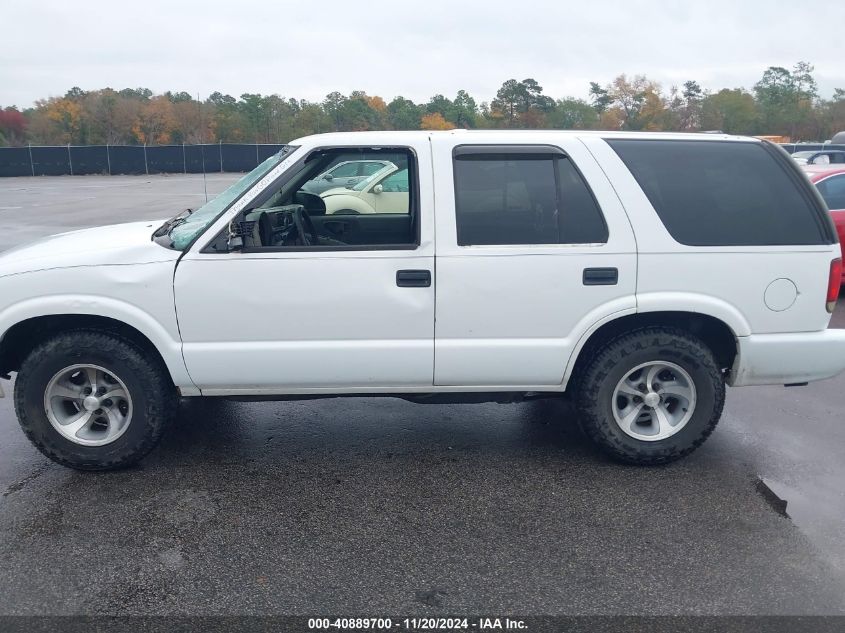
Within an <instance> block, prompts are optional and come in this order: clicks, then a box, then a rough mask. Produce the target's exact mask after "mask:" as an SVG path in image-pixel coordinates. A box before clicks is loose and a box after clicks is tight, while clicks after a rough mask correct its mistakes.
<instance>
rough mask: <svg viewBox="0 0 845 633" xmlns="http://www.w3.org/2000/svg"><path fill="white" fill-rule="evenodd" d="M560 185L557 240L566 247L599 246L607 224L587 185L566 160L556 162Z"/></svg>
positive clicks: (603, 237) (602, 240) (604, 236)
mask: <svg viewBox="0 0 845 633" xmlns="http://www.w3.org/2000/svg"><path fill="white" fill-rule="evenodd" d="M557 166H558V180H559V182H560V208H561V217H560V240H561V242H564V243H566V244H601V243H604V242H606V241H607V237H608V234H607V225H606V224H605V223H604V217H603V216H602V213H601V210H600V209H599V205H598V203H597V202H596V199H595V198H594V197H593V194H592V192H590V190H589V188H587V183H586V182H584V179H583V178H582V177H581V174H579V173H578V170H577V169H575V165H573V164H572V162H571V161H570V160H568V159H563V158H562V159H560V160H558V161H557Z"/></svg>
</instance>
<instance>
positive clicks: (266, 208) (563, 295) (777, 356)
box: [0, 131, 845, 470]
mask: <svg viewBox="0 0 845 633" xmlns="http://www.w3.org/2000/svg"><path fill="white" fill-rule="evenodd" d="M362 155H366V156H367V158H368V159H379V160H384V161H388V162H390V163H392V164H393V165H395V166H396V169H397V172H400V171H402V170H406V173H407V189H408V191H407V192H406V193H405V196H404V198H403V200H404V203H403V204H402V205H401V206H399V207H396V208H391V209H390V210H389V212H379V209H376V213H359V214H354V213H353V214H337V213H328V212H327V207H326V202H324V200H323V199H322V198H321V197H320V196H319V195H315V194H313V193H309V192H308V191H304V190H303V189H302V185H303V184H304V183H306V182H308V181H309V180H310V179H312V178H313V177H314V176H315V175H316V174H321V173H324V172H326V171H327V170H329V169H331V168H332V166H333V165H337V164H341V163H343V162H344V161H350V160H359V159H360V157H361V156H362ZM159 224H160V223H149V222H140V223H133V224H124V225H119V226H110V227H104V228H99V229H89V230H84V231H76V232H73V233H66V234H64V235H59V236H55V237H52V238H49V239H46V240H43V241H41V242H38V243H35V244H32V245H28V246H23V247H20V248H18V249H15V250H12V251H8V252H6V253H5V254H3V255H2V257H0V337H2V338H0V374H4V375H5V377H7V378H8V377H9V376H10V374H11V372H17V379H16V382H15V389H14V391H15V407H16V409H17V413H18V417H19V420H20V424H21V426H22V427H23V430H24V431H25V432H26V434H27V435H28V436H29V438H30V439H31V440H32V441H33V442H34V444H35V445H36V446H37V447H38V448H39V449H40V450H41V451H43V452H44V453H45V454H46V455H47V456H48V457H50V458H51V459H54V460H56V461H57V462H60V463H62V464H65V465H67V466H71V467H74V468H81V469H90V470H96V469H109V468H115V467H120V466H124V465H126V464H129V463H132V462H134V461H136V460H138V459H140V458H141V457H143V456H144V455H145V454H146V453H147V452H148V451H149V450H150V449H152V447H153V446H154V445H155V444H156V442H157V441H158V439H159V438H160V436H161V434H162V432H163V431H164V429H165V427H166V425H167V423H168V421H169V420H170V419H171V417H172V416H173V415H174V412H175V411H176V409H177V397H178V396H184V397H194V396H229V397H253V398H274V399H277V398H284V397H296V398H301V397H323V396H327V395H338V396H339V395H344V396H356V395H365V394H366V395H373V394H379V395H388V396H394V397H402V398H407V399H409V400H413V401H419V402H432V401H434V402H443V401H464V402H478V401H484V400H493V401H504V402H513V401H516V400H520V399H528V398H536V397H550V396H560V395H563V394H565V393H566V394H569V395H570V396H571V397H572V398H573V399H574V401H575V403H576V405H577V408H578V411H579V418H580V422H581V424H582V425H583V428H584V430H585V431H586V433H587V434H588V435H589V436H590V437H591V438H593V439H594V440H595V441H596V442H597V443H598V445H599V446H601V447H602V448H603V449H605V450H606V451H608V452H609V453H610V454H611V455H613V456H615V457H616V458H618V459H621V460H624V461H627V462H634V463H638V464H659V463H665V462H669V461H671V460H674V459H677V458H679V457H681V456H683V455H686V454H688V453H690V452H691V451H693V450H694V449H695V448H696V447H697V446H699V445H700V444H701V443H702V442H703V441H704V440H705V439H706V438H707V436H708V435H709V434H710V433H711V432H712V431H713V428H714V427H715V426H716V423H717V421H718V419H719V416H720V414H721V412H722V405H723V403H724V398H725V386H726V385H732V386H742V385H761V384H796V383H804V382H807V381H810V380H819V379H823V378H828V377H830V376H833V375H835V374H837V373H839V372H840V371H841V370H842V369H843V368H845V331H835V330H828V329H826V328H827V325H828V321H829V319H830V313H831V311H832V310H833V306H834V305H835V302H836V298H837V293H838V289H839V278H840V272H839V270H840V266H841V261H840V259H839V257H840V252H839V246H838V244H837V238H836V233H835V232H834V229H833V225H832V223H831V221H830V219H829V217H828V214H827V212H826V209H825V206H824V203H823V201H822V200H821V199H820V197H819V196H818V194H817V193H816V191H815V190H814V189H813V188H812V186H811V185H810V184H809V182H808V181H807V180H806V178H805V177H804V176H803V175H802V174H801V173H800V172H799V170H798V168H797V167H796V165H795V164H794V163H793V162H792V161H791V160H790V159H789V157H788V155H787V154H785V153H784V152H783V151H782V150H780V149H778V148H776V147H775V146H773V145H771V144H769V143H765V142H761V141H758V140H755V139H750V138H739V137H730V136H714V135H706V136H696V135H677V134H623V133H609V132H608V133H585V132H548V131H543V132H507V133H500V132H477V133H475V132H463V131H455V132H433V133H431V132H384V133H376V132H373V133H350V134H330V135H322V136H311V137H307V138H302V139H299V140H296V141H293V142H292V143H291V144H290V145H289V146H287V147H286V148H285V149H284V150H283V151H281V152H280V153H279V154H278V155H276V156H274V157H272V158H270V159H268V160H267V161H266V162H264V163H262V164H261V165H259V166H258V167H257V168H256V169H255V170H254V171H253V172H251V173H250V174H248V175H246V176H245V177H243V178H242V179H241V180H240V181H238V182H237V183H236V184H234V185H233V186H232V187H230V188H229V189H228V190H226V191H225V192H224V193H222V194H221V195H220V196H219V197H218V198H216V199H214V200H213V201H211V202H209V203H208V204H206V205H205V206H203V207H202V208H200V209H198V210H196V211H195V212H193V213H192V214H190V215H188V214H182V215H179V216H177V217H176V218H173V219H171V220H168V221H167V222H165V223H164V224H161V225H160V226H159Z"/></svg>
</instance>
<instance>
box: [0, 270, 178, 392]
mask: <svg viewBox="0 0 845 633" xmlns="http://www.w3.org/2000/svg"><path fill="white" fill-rule="evenodd" d="M172 279H173V265H172V263H169V262H165V263H161V264H143V265H129V266H97V267H77V268H67V269H57V270H56V269H54V270H47V271H39V272H33V273H26V274H18V275H12V276H8V277H4V278H2V279H0V296H2V298H3V304H4V305H2V306H0V340H2V339H3V338H4V337H5V336H6V333H7V332H8V331H9V329H10V328H12V327H13V326H14V325H16V324H18V323H21V322H22V321H26V320H28V319H33V318H37V317H44V316H59V315H88V316H99V317H107V318H110V319H114V320H116V321H120V322H121V323H124V324H126V325H128V326H130V327H132V328H134V329H136V330H137V331H138V332H140V333H141V334H143V335H144V336H146V337H147V339H149V341H150V342H151V343H152V344H153V345H154V346H155V347H156V349H157V350H158V351H159V353H160V354H161V356H162V358H163V360H164V362H165V364H166V365H167V369H168V371H169V372H170V375H171V378H172V379H173V382H174V384H175V385H176V386H177V387H180V388H183V390H184V389H188V390H190V389H192V388H194V385H193V382H192V381H191V378H190V376H189V375H188V371H187V369H186V367H185V362H184V359H183V358H182V343H181V338H180V336H179V328H178V325H177V322H176V311H175V306H174V299H173V280H172ZM56 288H62V289H65V291H64V292H61V293H57V292H56V291H55V289H56ZM98 290H99V291H98Z"/></svg>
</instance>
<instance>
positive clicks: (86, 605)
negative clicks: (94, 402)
mask: <svg viewBox="0 0 845 633" xmlns="http://www.w3.org/2000/svg"><path fill="white" fill-rule="evenodd" d="M232 178H233V176H230V175H215V176H213V177H211V178H210V179H209V181H208V187H209V192H213V191H219V190H221V189H222V188H223V187H225V186H226V184H227V183H228V182H230V181H231V180H232ZM203 199H204V197H203V194H202V178H201V177H199V178H197V177H191V176H187V177H186V176H166V177H165V176H162V177H125V178H123V177H113V178H102V177H90V178H89V177H78V178H71V177H67V178H36V179H29V178H27V179H0V220H2V226H3V228H4V233H3V235H2V236H0V248H7V247H9V246H11V245H12V244H14V243H16V242H17V241H19V240H21V239H30V238H33V237H37V236H39V235H43V234H47V233H53V232H57V231H60V230H69V229H70V228H76V227H81V226H92V225H96V224H100V223H104V222H110V221H122V220H131V219H147V218H154V217H164V216H167V215H172V214H174V213H176V212H177V211H178V210H180V209H181V208H184V207H186V206H192V205H194V204H196V203H197V202H200V203H201V202H202V200H203ZM832 325H834V326H837V327H845V304H843V303H840V306H839V310H838V311H837V313H836V314H835V315H834V321H833V324H832ZM3 386H4V387H5V388H6V390H7V392H8V391H9V389H8V387H9V386H10V385H9V383H4V385H3ZM843 393H845V377H840V378H836V379H833V380H829V381H825V382H821V383H816V384H812V385H810V386H808V387H803V388H790V389H785V388H783V387H758V388H744V389H732V390H729V392H728V401H727V407H726V410H725V415H724V418H723V420H722V422H721V423H720V425H719V427H718V429H717V430H716V432H715V434H714V435H713V436H712V437H711V439H710V440H709V441H708V442H707V443H706V444H705V445H704V446H703V447H702V448H701V449H700V450H699V451H697V452H696V453H694V454H693V455H692V456H690V457H689V458H687V459H685V460H683V461H681V462H679V463H676V464H673V465H670V466H667V467H662V468H649V469H643V468H634V467H626V466H620V465H618V464H615V463H612V462H609V461H608V460H606V459H605V458H604V457H603V456H602V455H601V454H600V453H598V452H597V451H595V450H594V449H593V448H592V446H591V445H590V444H589V443H588V442H587V441H586V440H585V439H584V438H583V437H582V436H581V434H580V432H579V431H578V430H577V427H576V426H575V424H574V419H573V414H572V411H571V410H570V409H569V407H568V406H567V405H566V404H565V403H563V402H557V401H546V402H534V403H523V404H514V405H494V404H489V405H488V404H484V405H415V404H411V403H406V402H403V401H400V400H395V399H390V398H386V399H338V400H321V401H312V402H306V401H299V402H287V403H235V402H227V401H219V400H185V401H184V402H183V404H182V409H181V412H180V415H179V419H178V422H177V424H176V425H175V427H174V428H173V429H172V430H171V431H170V432H169V434H168V435H167V436H166V437H165V439H164V441H163V442H162V444H161V446H160V447H159V448H158V449H157V450H156V451H155V452H154V453H153V454H152V455H151V456H150V457H149V458H147V459H146V460H144V461H143V462H142V464H141V465H140V466H138V467H136V468H133V469H131V470H128V471H124V472H118V473H109V474H85V473H77V472H73V471H70V470H67V469H64V468H61V467H59V466H57V465H54V464H53V463H52V462H49V461H48V460H46V458H43V457H42V456H41V455H40V454H39V453H38V452H37V451H36V450H35V449H34V448H32V447H31V446H30V445H29V443H28V442H27V441H26V439H25V438H24V437H23V434H22V433H21V432H20V430H19V428H18V426H17V423H16V421H15V419H14V415H13V411H12V407H11V402H10V400H9V399H8V398H6V399H4V400H0V437H2V438H3V441H2V442H0V494H2V496H0V562H1V563H2V564H0V586H2V591H0V613H2V614H28V613H54V614H67V613H108V614H114V613H124V614H126V613H130V614H131V613H137V614H177V613H178V614H239V613H284V614H291V613H295V614H326V613H335V614H338V613H339V614H374V615H380V614H386V613H391V614H406V613H407V614H450V613H481V614H491V613H494V614H495V613H498V614H502V613H520V614H557V613H566V614H615V613H629V614H664V613H672V614H699V613H710V614H724V613H732V614H783V613H789V614H799V613H800V614H821V613H839V614H843V613H845V530H843V529H842V525H843V521H845V492H843V485H842V484H843V482H845V466H843V463H845V460H843V455H844V454H845V424H843V419H842V415H841V413H840V411H841V407H840V403H841V401H842V398H843ZM784 502H785V506H784Z"/></svg>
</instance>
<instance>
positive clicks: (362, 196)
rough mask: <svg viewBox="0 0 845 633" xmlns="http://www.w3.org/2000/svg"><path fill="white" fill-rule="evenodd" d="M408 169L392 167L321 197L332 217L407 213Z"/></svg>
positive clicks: (330, 190) (330, 191)
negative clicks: (335, 215) (336, 215)
mask: <svg viewBox="0 0 845 633" xmlns="http://www.w3.org/2000/svg"><path fill="white" fill-rule="evenodd" d="M409 191H410V190H409V186H408V168H407V167H403V168H399V167H397V166H396V165H393V164H391V165H389V166H387V167H384V168H383V169H380V170H379V171H378V172H376V173H375V174H373V175H372V176H370V177H369V178H367V179H365V180H362V181H361V182H359V183H357V184H355V185H352V186H350V187H346V188H336V189H329V190H328V191H325V192H323V193H322V194H321V195H320V197H321V198H322V199H323V202H324V203H325V205H326V213H328V214H330V215H334V214H338V215H355V214H360V213H407V210H408V194H409Z"/></svg>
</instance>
